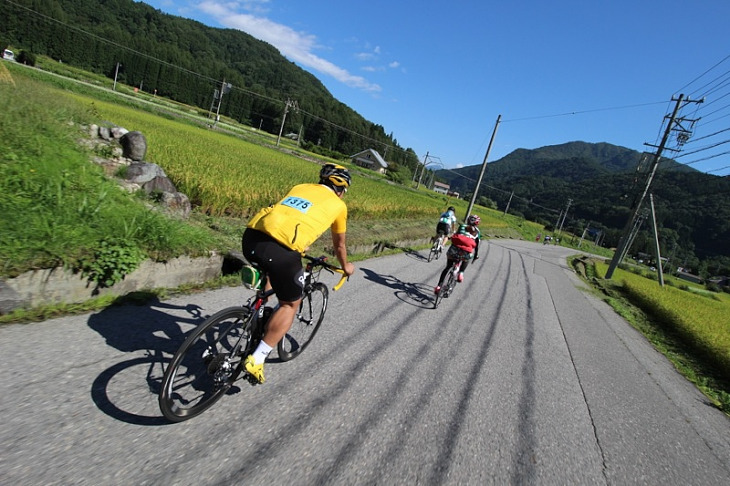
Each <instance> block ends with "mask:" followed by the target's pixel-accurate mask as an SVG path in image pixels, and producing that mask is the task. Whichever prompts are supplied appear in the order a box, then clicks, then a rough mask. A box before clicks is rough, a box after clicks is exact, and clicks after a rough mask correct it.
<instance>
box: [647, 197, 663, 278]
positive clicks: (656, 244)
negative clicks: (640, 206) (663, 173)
mask: <svg viewBox="0 0 730 486" xmlns="http://www.w3.org/2000/svg"><path fill="white" fill-rule="evenodd" d="M649 204H650V205H651V226H652V228H654V251H655V253H656V271H657V275H658V276H659V285H660V286H662V287H664V272H663V269H662V255H661V252H660V251H659V228H657V226H656V213H655V212H654V194H649Z"/></svg>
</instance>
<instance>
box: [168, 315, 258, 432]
mask: <svg viewBox="0 0 730 486" xmlns="http://www.w3.org/2000/svg"><path fill="white" fill-rule="evenodd" d="M249 312H250V311H249V310H248V309H247V308H245V307H229V308H227V309H223V310H222V311H220V312H218V313H216V314H215V315H213V316H211V317H209V318H208V319H207V320H206V321H205V322H204V323H203V324H201V325H200V326H198V327H197V328H195V329H194V330H193V331H192V332H191V334H190V335H189V336H188V337H187V339H185V342H184V343H183V344H182V346H180V349H178V351H177V353H175V356H173V358H172V361H171V362H170V365H169V366H168V367H167V370H165V375H164V377H163V379H162V389H161V390H160V395H159V399H158V401H159V405H160V410H161V411H162V414H163V415H164V416H165V418H166V419H168V420H170V421H172V422H182V421H183V420H188V419H190V418H193V417H195V416H197V415H200V414H201V413H203V412H204V411H205V410H207V409H208V408H210V407H211V406H212V405H213V404H214V403H215V402H217V401H218V400H219V399H220V398H221V397H222V396H223V395H224V394H225V393H226V392H227V391H228V389H229V388H230V387H231V385H232V384H233V382H234V381H236V379H237V378H238V376H239V375H240V374H241V371H242V370H243V365H242V360H243V357H245V356H246V353H247V352H248V351H249V349H248V348H249V345H250V340H251V333H250V325H251V319H250V317H251V316H250V314H249ZM236 345H239V346H238V347H237V348H236ZM234 348H236V349H237V351H234Z"/></svg>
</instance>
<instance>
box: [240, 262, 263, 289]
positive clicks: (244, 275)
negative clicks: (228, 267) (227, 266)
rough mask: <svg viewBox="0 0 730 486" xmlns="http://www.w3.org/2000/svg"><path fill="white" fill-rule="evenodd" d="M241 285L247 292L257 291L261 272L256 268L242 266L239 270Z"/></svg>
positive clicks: (259, 286)
mask: <svg viewBox="0 0 730 486" xmlns="http://www.w3.org/2000/svg"><path fill="white" fill-rule="evenodd" d="M241 283H243V286H244V287H246V288H247V289H249V290H259V289H260V288H261V272H260V271H259V269H258V268H256V267H252V266H251V265H244V267H243V268H242V269H241Z"/></svg>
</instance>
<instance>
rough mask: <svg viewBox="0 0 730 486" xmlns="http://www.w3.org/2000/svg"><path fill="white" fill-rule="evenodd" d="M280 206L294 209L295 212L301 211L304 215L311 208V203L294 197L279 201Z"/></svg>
mask: <svg viewBox="0 0 730 486" xmlns="http://www.w3.org/2000/svg"><path fill="white" fill-rule="evenodd" d="M281 204H283V205H284V206H289V207H290V208H294V209H296V210H297V211H301V212H302V213H306V212H307V211H309V208H311V207H312V203H311V202H309V201H307V200H306V199H302V198H301V197H294V196H289V197H287V198H286V199H284V200H283V201H281Z"/></svg>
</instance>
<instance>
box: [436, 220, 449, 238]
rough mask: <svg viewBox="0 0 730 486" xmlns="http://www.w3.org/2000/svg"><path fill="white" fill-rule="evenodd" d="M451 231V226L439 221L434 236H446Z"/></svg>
mask: <svg viewBox="0 0 730 486" xmlns="http://www.w3.org/2000/svg"><path fill="white" fill-rule="evenodd" d="M450 231H451V225H450V224H449V223H443V222H441V221H439V224H437V225H436V234H437V235H448V234H449V232H450Z"/></svg>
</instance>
